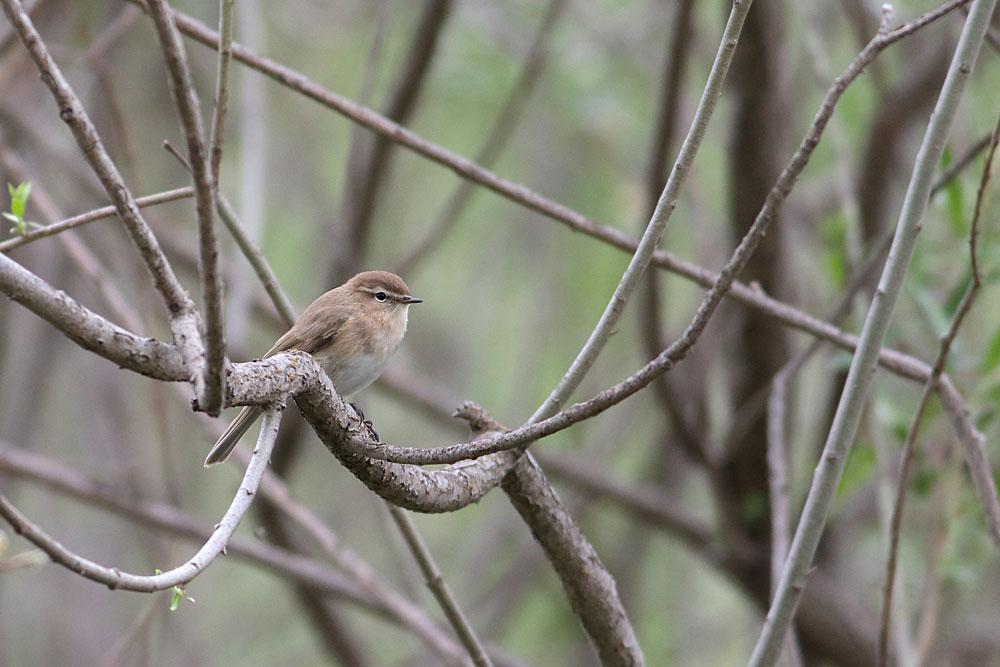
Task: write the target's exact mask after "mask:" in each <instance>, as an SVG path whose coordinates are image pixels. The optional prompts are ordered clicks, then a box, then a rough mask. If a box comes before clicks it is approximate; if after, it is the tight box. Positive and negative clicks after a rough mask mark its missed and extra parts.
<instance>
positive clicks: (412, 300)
mask: <svg viewBox="0 0 1000 667" xmlns="http://www.w3.org/2000/svg"><path fill="white" fill-rule="evenodd" d="M399 302H400V303H423V302H424V300H423V299H418V298H417V297H415V296H404V297H403V298H402V299H400V300H399Z"/></svg>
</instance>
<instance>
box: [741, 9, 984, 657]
mask: <svg viewBox="0 0 1000 667" xmlns="http://www.w3.org/2000/svg"><path fill="white" fill-rule="evenodd" d="M995 4H996V0H975V1H974V2H973V5H972V9H971V11H970V15H969V20H968V21H967V22H966V24H965V27H964V28H963V31H962V36H961V38H960V39H959V43H958V47H957V48H956V51H955V56H954V59H953V60H952V63H951V66H950V67H949V70H948V76H947V78H946V79H945V82H944V85H943V86H942V88H941V95H940V97H939V99H938V103H937V105H936V107H935V111H934V114H933V115H932V116H931V120H930V122H929V124H928V127H927V131H926V133H925V135H924V141H923V143H922V145H921V147H920V152H919V153H918V154H917V159H916V161H915V163H914V167H913V175H912V177H911V179H910V185H909V187H908V188H907V194H906V198H905V199H904V202H903V208H902V210H901V211H900V215H899V223H898V225H897V231H896V239H895V241H894V242H893V249H892V251H891V252H890V254H889V260H888V261H887V263H886V266H885V271H884V272H883V274H882V279H881V281H880V283H879V287H878V289H877V290H876V292H875V296H874V299H873V301H872V305H871V307H870V309H869V311H868V316H867V317H866V318H865V326H864V330H863V332H862V334H861V343H860V345H859V347H858V351H857V353H856V354H855V356H854V359H853V361H852V363H851V369H850V371H849V373H848V377H847V382H846V384H845V389H844V393H843V395H842V396H841V400H840V404H839V405H838V408H837V413H836V415H835V416H834V420H833V425H832V427H831V429H830V433H829V436H828V438H827V442H826V445H825V447H824V452H823V455H822V457H821V459H820V463H819V466H818V467H817V469H816V473H815V475H814V477H813V484H812V487H811V488H810V491H809V496H808V498H807V499H806V505H805V508H804V509H803V511H802V516H801V518H800V520H799V527H798V530H797V531H796V534H795V539H794V540H793V542H792V546H791V549H790V551H789V556H788V560H787V561H786V563H785V568H784V570H783V572H782V576H781V579H780V582H779V584H778V589H777V592H776V594H775V596H774V601H773V603H772V605H771V609H770V611H769V613H768V616H767V620H766V621H765V623H764V628H763V630H762V632H761V635H760V637H759V639H758V641H757V645H756V647H755V648H754V652H753V655H752V657H751V658H750V663H749V664H750V665H751V666H752V667H763V666H770V665H773V664H774V663H775V662H776V661H777V659H778V655H779V653H780V649H781V645H782V643H783V641H784V637H785V635H786V633H787V631H788V628H789V626H790V625H791V623H792V618H793V616H794V613H795V607H796V605H797V603H798V600H799V597H800V596H801V591H802V587H803V585H804V583H805V578H806V576H807V574H808V569H809V566H810V564H811V563H812V559H813V555H814V553H815V550H816V546H817V545H818V543H819V538H820V536H821V535H822V533H823V528H824V526H825V524H826V518H827V514H828V512H829V509H830V503H831V501H832V500H833V495H834V491H835V490H836V486H837V482H838V481H839V479H840V475H841V472H842V471H843V467H844V462H845V460H846V458H847V453H848V452H849V451H850V448H851V444H852V443H853V440H854V434H855V432H856V430H857V425H858V421H859V420H860V418H861V411H862V408H863V407H864V403H865V398H866V396H867V390H868V387H869V385H870V384H871V379H872V377H873V375H874V370H875V366H876V364H877V360H878V355H879V350H880V348H881V346H882V340H883V338H884V337H885V332H886V330H887V329H888V326H889V321H890V319H891V315H892V309H893V307H894V306H895V303H896V300H897V299H898V297H899V293H900V290H901V289H902V284H903V279H904V278H905V276H906V270H907V268H908V265H909V260H910V258H911V256H912V253H913V249H914V247H915V245H916V240H917V234H918V232H919V231H920V220H921V218H922V217H923V213H924V211H925V209H926V207H927V202H928V198H929V194H930V188H931V184H932V180H933V175H934V168H935V167H936V165H937V164H938V161H939V160H940V157H941V153H942V151H943V150H944V143H945V139H946V137H947V135H948V132H949V130H950V129H951V123H952V120H953V119H954V115H955V112H956V109H957V107H958V102H959V100H960V99H961V94H962V92H963V90H964V85H965V82H966V81H967V80H968V76H969V73H970V72H971V70H972V67H973V65H974V64H975V61H976V56H977V54H978V52H979V48H980V45H981V44H982V41H983V34H984V33H985V31H986V26H987V25H988V24H989V18H990V16H991V15H992V12H993V7H994V5H995ZM885 11H886V14H888V10H885ZM887 19H888V16H886V15H885V14H884V15H883V24H882V27H881V28H880V30H879V34H878V35H877V36H876V37H875V38H873V40H872V41H871V42H870V43H869V46H867V47H865V49H864V51H863V52H862V53H863V54H864V53H866V52H868V51H870V50H873V49H874V48H877V45H878V44H879V43H880V42H882V41H883V40H884V38H885V36H886V35H888V34H891V33H889V32H888V31H887V30H886V29H885V24H886V22H887Z"/></svg>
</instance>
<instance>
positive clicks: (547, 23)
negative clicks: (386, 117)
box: [354, 0, 659, 276]
mask: <svg viewBox="0 0 1000 667" xmlns="http://www.w3.org/2000/svg"><path fill="white" fill-rule="evenodd" d="M565 6H566V0H551V2H550V3H549V5H548V8H547V9H546V10H545V15H544V16H543V17H542V21H541V23H540V24H539V26H538V30H537V31H536V32H535V37H534V39H533V40H532V42H531V46H530V47H529V48H528V54H527V55H526V56H525V58H524V62H523V64H522V65H521V69H520V72H519V73H518V75H517V79H516V80H515V82H514V85H513V86H512V87H511V89H510V92H509V93H508V94H507V98H506V100H504V103H503V106H502V107H501V108H500V112H499V113H498V114H497V117H496V120H495V121H493V128H492V129H491V130H490V134H489V136H488V137H486V140H485V141H484V142H483V144H482V146H480V148H479V151H478V152H477V153H476V157H475V158H474V162H475V163H476V164H478V165H480V166H483V167H486V168H489V167H490V166H491V165H492V164H494V163H495V162H496V161H497V159H499V157H500V155H501V153H502V152H503V149H504V147H505V146H506V144H507V140H508V139H509V138H510V136H511V134H512V133H513V132H514V129H515V128H516V127H517V123H518V120H519V118H520V116H521V113H522V112H523V110H524V108H525V106H526V104H525V103H526V102H527V101H528V98H529V97H530V95H531V92H532V90H533V89H534V86H535V83H536V82H537V81H538V79H539V78H540V76H541V73H542V70H543V69H544V66H545V61H546V58H547V57H548V53H549V49H548V44H549V37H550V36H551V34H552V32H553V28H554V27H555V25H556V23H557V22H558V19H559V16H560V15H561V14H562V10H563V8H564V7H565ZM354 127H355V128H358V127H360V126H359V125H355V126H354ZM657 191H659V190H657ZM475 192H476V191H475V188H474V186H473V184H472V182H470V181H467V180H462V181H461V182H460V183H459V185H458V187H457V188H455V191H454V192H453V193H452V195H451V197H449V198H448V201H447V202H446V203H445V205H444V206H443V207H441V211H440V212H439V213H438V214H437V216H436V217H435V222H434V227H433V228H432V229H431V230H430V231H429V232H428V233H427V235H426V236H425V237H424V238H423V239H422V240H420V241H418V242H417V243H416V245H415V246H414V248H413V250H412V251H410V252H409V253H408V254H407V255H406V256H405V257H404V258H403V259H401V260H399V262H397V264H396V268H395V269H394V272H395V273H398V274H399V275H401V276H408V275H411V274H412V273H413V272H414V270H415V269H416V266H417V264H418V263H419V262H420V261H421V260H422V259H424V258H426V257H428V256H429V255H430V254H431V252H432V250H433V249H434V248H436V247H437V246H438V245H439V244H440V243H441V242H442V241H443V240H444V239H445V237H447V235H448V233H449V232H450V231H451V230H452V229H453V228H454V226H455V224H456V223H457V222H458V220H459V218H460V217H461V215H462V212H463V211H464V210H465V207H466V205H468V203H469V202H470V201H471V200H472V196H473V195H474V194H475Z"/></svg>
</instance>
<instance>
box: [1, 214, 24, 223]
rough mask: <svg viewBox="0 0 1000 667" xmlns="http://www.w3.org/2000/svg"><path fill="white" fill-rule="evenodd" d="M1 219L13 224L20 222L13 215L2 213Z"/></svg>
mask: <svg viewBox="0 0 1000 667" xmlns="http://www.w3.org/2000/svg"><path fill="white" fill-rule="evenodd" d="M3 217H5V218H7V219H8V220H10V221H11V222H13V223H15V224H16V223H20V222H21V221H20V220H18V219H17V216H16V215H14V214H13V213H4V214H3Z"/></svg>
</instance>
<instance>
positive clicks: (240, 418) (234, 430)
mask: <svg viewBox="0 0 1000 667" xmlns="http://www.w3.org/2000/svg"><path fill="white" fill-rule="evenodd" d="M261 412H263V408H261V407H260V406H258V405H248V406H246V407H245V408H243V410H242V411H241V412H240V414H239V415H237V416H236V419H234V420H233V423H232V424H230V425H229V428H227V429H226V432H225V433H223V434H222V437H220V438H219V439H218V441H217V442H216V443H215V446H214V447H212V451H210V452H209V453H208V457H207V458H206V459H205V467H206V468H207V467H208V466H214V465H215V464H216V463H222V462H223V461H225V460H226V459H227V458H229V454H230V452H232V451H233V448H234V447H236V443H238V442H239V441H240V438H242V437H243V434H244V433H246V432H247V429H248V428H250V427H251V426H253V423H254V422H255V421H257V418H258V417H260V413H261Z"/></svg>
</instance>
